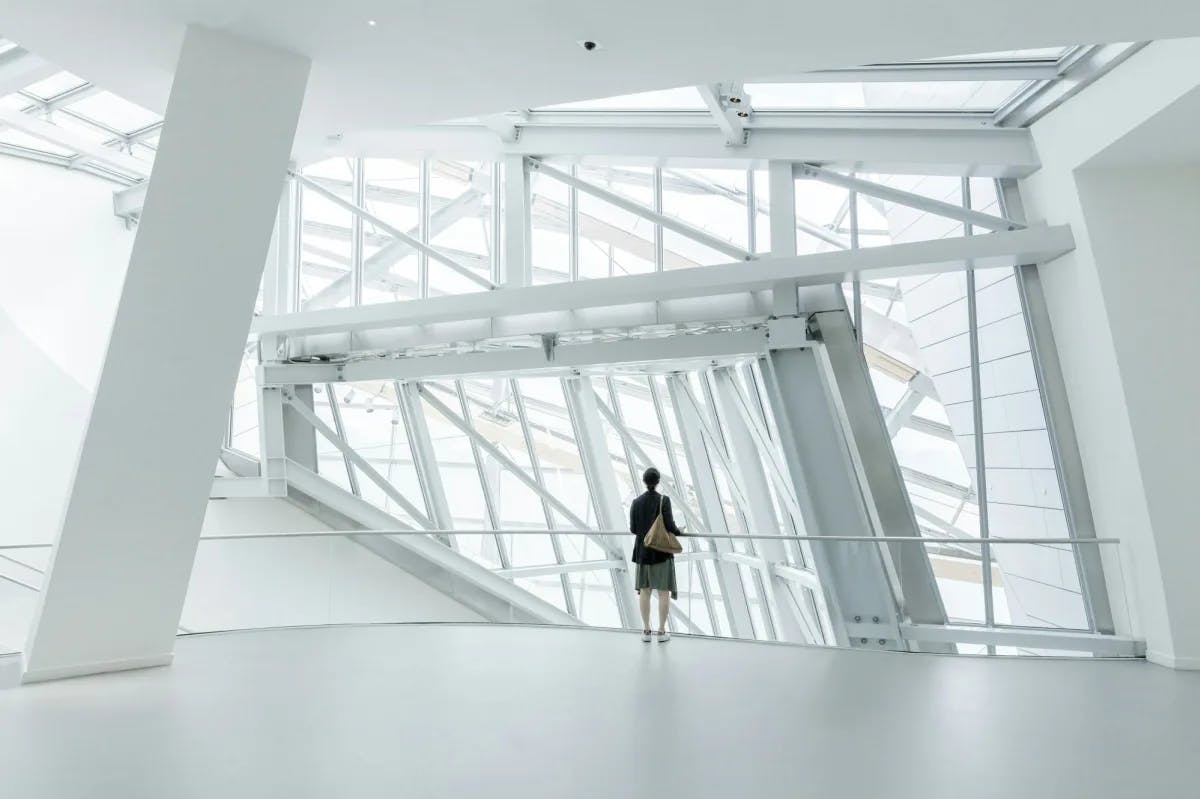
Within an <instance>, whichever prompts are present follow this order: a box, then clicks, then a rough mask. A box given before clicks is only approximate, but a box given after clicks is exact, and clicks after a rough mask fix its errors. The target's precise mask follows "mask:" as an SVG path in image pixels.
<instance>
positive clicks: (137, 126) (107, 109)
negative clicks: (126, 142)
mask: <svg viewBox="0 0 1200 799" xmlns="http://www.w3.org/2000/svg"><path fill="white" fill-rule="evenodd" d="M67 108H70V109H71V110H72V111H74V112H75V113H77V114H82V115H83V116H85V117H88V118H89V119H94V120H96V121H97V122H100V123H103V124H105V125H107V126H108V127H110V128H113V129H115V130H119V131H122V132H124V133H132V132H134V131H137V130H141V129H142V128H144V127H146V126H147V125H153V124H154V123H155V122H158V121H159V120H160V119H161V117H159V116H158V115H157V114H153V113H151V112H149V111H147V110H146V109H144V108H142V107H141V106H138V105H134V104H133V103H131V102H129V101H128V100H122V99H121V98H120V97H117V96H116V95H115V94H113V93H111V92H99V93H97V94H93V95H91V96H90V97H85V98H83V99H81V100H79V101H78V102H74V103H71V104H70V105H68V106H67Z"/></svg>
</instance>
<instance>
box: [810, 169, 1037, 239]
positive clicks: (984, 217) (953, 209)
mask: <svg viewBox="0 0 1200 799" xmlns="http://www.w3.org/2000/svg"><path fill="white" fill-rule="evenodd" d="M796 174H797V176H799V177H806V178H815V179H817V180H819V181H821V182H822V183H828V184H830V185H832V186H840V187H842V188H844V189H848V190H850V191H855V192H858V193H859V194H866V195H869V196H871V197H877V198H878V199H880V200H885V201H887V202H894V203H900V204H901V205H907V206H910V207H912V208H917V209H919V210H922V211H928V212H929V213H931V214H937V215H938V216H944V217H946V218H947V219H957V220H958V221H960V222H965V223H969V224H972V225H977V226H978V227H981V228H984V229H986V230H1017V229H1019V228H1022V227H1024V225H1022V224H1021V223H1019V222H1014V221H1013V220H1011V219H1004V218H1003V217H999V216H992V215H991V214H985V213H983V212H982V211H972V210H971V209H969V208H963V207H962V206H961V205H955V204H953V203H947V202H942V201H941V200H935V199H933V198H931V197H925V196H924V195H921V194H914V193H913V192H911V191H904V190H903V189H897V188H895V187H893V186H885V185H883V184H882V183H874V182H872V181H869V180H863V179H862V178H855V177H850V176H849V175H843V174H841V173H840V172H834V171H833V170H831V169H825V168H823V167H819V166H816V165H814V164H798V165H797V166H796Z"/></svg>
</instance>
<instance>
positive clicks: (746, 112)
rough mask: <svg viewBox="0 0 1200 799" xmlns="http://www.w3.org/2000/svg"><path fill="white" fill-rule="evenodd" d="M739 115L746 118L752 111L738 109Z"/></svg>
mask: <svg viewBox="0 0 1200 799" xmlns="http://www.w3.org/2000/svg"><path fill="white" fill-rule="evenodd" d="M737 115H738V116H740V117H741V118H742V119H745V118H746V117H748V116H750V112H749V111H738V112H737Z"/></svg>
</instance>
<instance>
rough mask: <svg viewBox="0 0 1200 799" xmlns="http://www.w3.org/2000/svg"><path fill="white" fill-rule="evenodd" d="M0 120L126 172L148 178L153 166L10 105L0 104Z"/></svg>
mask: <svg viewBox="0 0 1200 799" xmlns="http://www.w3.org/2000/svg"><path fill="white" fill-rule="evenodd" d="M0 123H3V124H5V125H8V126H9V127H12V128H15V129H17V130H19V131H21V132H22V133H27V134H29V135H30V136H34V137H35V138H38V139H41V140H42V141H47V142H50V143H51V144H55V145H57V146H59V147H63V148H65V149H67V150H71V151H72V152H74V153H76V154H78V155H81V156H84V157H85V158H86V159H87V160H89V161H95V162H96V163H98V164H103V165H104V166H106V167H108V168H110V169H115V170H116V171H118V172H122V173H124V174H126V175H132V176H134V177H140V178H147V177H149V176H150V170H151V168H152V167H153V166H154V165H153V164H152V163H151V162H150V161H144V160H142V159H140V158H134V157H133V156H131V155H127V154H125V153H123V152H121V151H120V150H117V149H115V148H112V147H105V146H104V145H103V144H99V143H97V142H95V141H92V140H90V139H87V138H86V137H84V136H80V135H79V134H78V133H75V132H74V131H72V130H67V129H66V128H60V127H59V126H58V125H54V124H52V123H50V122H47V121H46V120H44V119H42V118H40V117H36V116H33V115H31V114H25V113H22V112H21V111H16V110H14V109H11V108H0Z"/></svg>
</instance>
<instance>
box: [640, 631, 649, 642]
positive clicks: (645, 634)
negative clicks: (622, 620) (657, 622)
mask: <svg viewBox="0 0 1200 799" xmlns="http://www.w3.org/2000/svg"><path fill="white" fill-rule="evenodd" d="M642 640H643V641H645V642H646V643H650V631H649V630H642Z"/></svg>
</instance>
